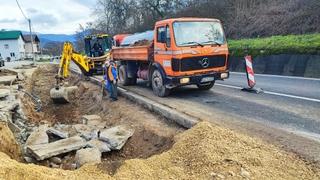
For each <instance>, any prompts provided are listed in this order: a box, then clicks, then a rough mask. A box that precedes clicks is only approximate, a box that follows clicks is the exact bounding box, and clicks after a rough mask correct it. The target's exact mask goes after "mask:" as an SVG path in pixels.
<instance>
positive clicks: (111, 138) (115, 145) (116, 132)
mask: <svg viewBox="0 0 320 180" xmlns="http://www.w3.org/2000/svg"><path fill="white" fill-rule="evenodd" d="M133 133H134V130H132V129H129V128H127V127H125V126H116V127H112V128H109V129H105V130H102V131H101V132H100V137H99V139H100V140H102V141H105V142H106V143H108V144H109V145H110V149H112V150H120V149H121V148H122V147H123V146H124V144H125V143H126V142H127V140H128V139H129V138H130V137H131V136H132V135H133Z"/></svg>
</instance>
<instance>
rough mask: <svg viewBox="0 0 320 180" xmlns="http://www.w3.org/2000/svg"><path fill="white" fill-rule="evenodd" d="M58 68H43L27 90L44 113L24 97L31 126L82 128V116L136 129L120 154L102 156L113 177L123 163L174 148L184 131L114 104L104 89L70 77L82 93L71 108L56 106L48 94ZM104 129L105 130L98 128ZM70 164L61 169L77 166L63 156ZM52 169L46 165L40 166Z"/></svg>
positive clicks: (104, 167) (123, 103) (121, 103)
mask: <svg viewBox="0 0 320 180" xmlns="http://www.w3.org/2000/svg"><path fill="white" fill-rule="evenodd" d="M57 70H58V69H57V66H54V65H44V66H40V67H39V68H38V69H37V70H36V71H35V72H34V73H33V75H32V78H31V79H30V81H29V82H28V83H27V84H26V86H25V88H26V89H28V91H29V92H32V93H33V94H34V95H36V96H38V97H39V98H40V99H41V101H42V110H41V112H36V111H35V110H34V108H33V106H32V102H31V101H30V99H28V97H24V98H23V99H22V102H23V104H24V107H23V109H24V111H25V112H26V113H25V114H26V116H28V119H29V121H30V122H33V123H35V124H49V126H50V125H52V126H53V125H57V124H65V125H72V124H79V123H82V120H81V117H82V116H83V115H91V114H95V115H98V116H100V117H101V119H102V124H105V127H106V128H108V127H113V126H117V125H126V126H129V127H130V128H131V129H134V134H133V136H132V137H131V138H130V139H129V140H128V141H127V143H126V144H125V146H124V147H123V148H122V149H121V150H120V151H114V152H109V153H103V156H102V162H103V163H102V164H101V165H100V166H99V168H100V169H101V170H103V171H104V172H106V173H110V174H113V173H114V172H115V171H116V170H117V168H118V167H119V166H120V165H121V164H122V163H123V161H124V160H127V159H134V158H147V157H150V156H152V155H154V154H159V153H162V152H164V151H166V150H168V149H170V148H171V146H172V144H173V137H174V136H175V135H176V134H177V133H179V132H181V131H183V129H182V128H180V127H177V126H176V125H175V124H170V123H167V122H166V121H164V120H163V119H162V118H160V117H158V116H156V115H153V114H151V113H149V112H148V111H146V110H144V109H142V108H141V107H139V106H137V105H136V104H134V103H131V102H128V101H127V100H125V99H123V98H121V97H120V98H119V101H117V102H115V103H112V102H110V101H108V100H107V98H102V88H101V87H99V86H96V85H94V84H92V83H90V82H88V81H85V80H83V79H80V78H79V77H78V76H76V75H73V74H71V76H70V77H69V78H68V80H67V82H68V83H69V86H78V87H79V92H78V93H77V94H75V96H74V98H73V99H72V100H71V102H70V103H68V104H63V105H61V104H59V105H56V104H54V103H53V102H52V100H51V99H50V96H49V91H50V89H51V88H53V87H54V83H55V79H54V76H55V74H56V72H57ZM99 128H101V129H103V128H104V127H99ZM67 156H68V157H70V158H67V159H68V160H67V161H66V162H65V163H63V165H62V166H61V168H63V169H70V168H68V167H69V166H68V164H70V163H71V164H72V163H74V160H73V157H74V153H70V154H66V155H63V156H62V157H61V158H62V159H65V157H67ZM40 164H41V165H45V166H49V165H48V164H49V163H48V162H47V161H44V162H41V163H39V165H40Z"/></svg>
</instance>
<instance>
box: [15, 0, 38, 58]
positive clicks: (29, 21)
mask: <svg viewBox="0 0 320 180" xmlns="http://www.w3.org/2000/svg"><path fill="white" fill-rule="evenodd" d="M16 2H17V5H18V7H19V9H20V11H21V13H22V15H23V17H24V18H25V19H26V20H27V21H28V24H29V31H30V41H31V51H32V61H33V64H35V58H34V49H33V37H32V31H31V19H30V18H28V17H27V16H26V14H25V13H24V12H23V10H22V8H21V6H20V4H19V2H18V0H16Z"/></svg>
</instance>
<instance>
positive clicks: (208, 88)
mask: <svg viewBox="0 0 320 180" xmlns="http://www.w3.org/2000/svg"><path fill="white" fill-rule="evenodd" d="M214 83H215V81H212V82H209V83H207V84H197V86H198V88H199V89H200V90H210V89H211V88H212V87H213V86H214Z"/></svg>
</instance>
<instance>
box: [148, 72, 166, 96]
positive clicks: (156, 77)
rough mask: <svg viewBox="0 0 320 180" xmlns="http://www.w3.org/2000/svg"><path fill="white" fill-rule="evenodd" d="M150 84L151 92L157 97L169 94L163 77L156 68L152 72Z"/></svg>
mask: <svg viewBox="0 0 320 180" xmlns="http://www.w3.org/2000/svg"><path fill="white" fill-rule="evenodd" d="M151 84H152V90H153V93H154V94H155V95H157V96H159V97H165V96H168V95H169V94H170V89H168V88H166V87H165V85H164V78H163V77H162V75H161V73H160V71H159V70H158V69H155V70H154V71H153V73H152V79H151Z"/></svg>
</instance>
